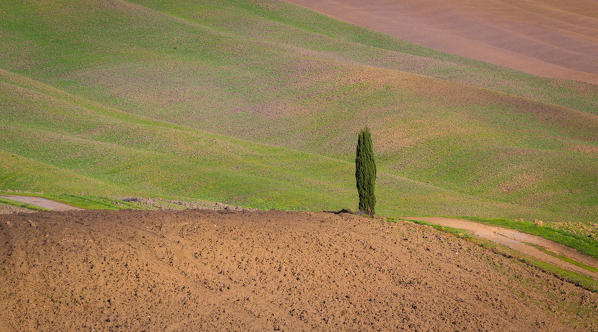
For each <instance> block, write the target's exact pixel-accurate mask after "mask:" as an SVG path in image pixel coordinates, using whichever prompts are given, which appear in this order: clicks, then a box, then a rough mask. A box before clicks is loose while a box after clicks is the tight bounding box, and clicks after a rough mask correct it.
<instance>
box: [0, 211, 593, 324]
mask: <svg viewBox="0 0 598 332" xmlns="http://www.w3.org/2000/svg"><path fill="white" fill-rule="evenodd" d="M0 243H2V245H1V246H0V259H1V264H0V307H2V308H3V310H0V328H1V329H2V330H10V329H13V330H69V331H72V330H127V331H128V330H223V329H234V330H266V329H274V330H278V329H282V330H311V329H329V330H347V329H354V330H377V329H393V330H417V331H427V330H442V331H447V330H451V331H454V330H474V331H480V330H493V331H533V330H537V329H544V330H551V331H567V330H574V329H577V330H596V329H598V321H597V320H596V315H597V312H598V294H596V293H592V292H590V291H587V290H585V289H582V288H579V287H576V286H574V285H572V284H570V283H567V282H565V281H562V280H559V279H557V278H556V277H554V276H553V275H551V274H548V273H545V272H542V271H541V270H538V269H536V268H534V267H531V266H528V265H525V264H523V263H520V262H518V261H516V260H513V259H509V258H507V257H503V256H500V255H498V254H495V253H493V252H491V251H488V250H486V249H484V248H482V247H480V246H477V245H475V244H473V243H471V242H468V241H466V240H463V239H460V238H457V237H455V236H452V235H450V234H445V233H441V232H438V231H436V230H434V229H432V228H431V227H427V226H420V225H414V224H411V223H389V222H382V221H380V220H370V219H365V218H360V217H357V216H353V215H347V214H341V215H335V214H329V213H293V212H279V211H270V212H259V211H258V212H247V211H245V212H230V211H229V212H227V211H205V210H204V211H202V210H188V211H179V212H173V211H66V212H42V213H37V214H13V215H2V216H0Z"/></svg>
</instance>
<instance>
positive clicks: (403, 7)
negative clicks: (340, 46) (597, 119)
mask: <svg viewBox="0 0 598 332" xmlns="http://www.w3.org/2000/svg"><path fill="white" fill-rule="evenodd" d="M288 1H289V2H292V3H295V4H298V5H301V6H304V7H307V8H309V9H312V10H315V11H318V12H321V13H323V14H326V15H329V16H332V17H335V18H338V19H341V20H344V21H347V22H350V23H353V24H356V25H361V26H364V27H367V28H370V29H373V30H377V31H380V32H384V33H388V34H391V35H394V36H397V37H400V38H402V39H405V40H408V41H411V42H413V43H416V44H420V45H424V46H427V47H430V48H433V49H436V50H440V51H443V52H446V53H451V54H457V55H461V56H464V57H468V58H472V59H478V60H482V61H486V62H490V63H494V64H497V65H502V66H505V67H510V68H514V69H518V70H521V71H524V72H527V73H531V74H535V75H540V76H547V77H556V78H564V79H570V80H578V81H584V82H589V83H593V84H598V3H597V2H596V1H595V0H551V1H541V0H506V1H503V0H480V1H475V0H448V1H447V0H401V1H398V0H369V1H361V0H288Z"/></svg>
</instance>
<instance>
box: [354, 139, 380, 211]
mask: <svg viewBox="0 0 598 332" xmlns="http://www.w3.org/2000/svg"><path fill="white" fill-rule="evenodd" d="M355 179H356V180H357V192H358V193H359V211H361V212H363V213H367V214H368V215H370V216H373V215H374V213H375V209H374V207H375V206H376V195H375V194H374V187H375V186H376V162H375V161H374V147H373V144H372V135H371V134H370V130H369V129H368V128H365V129H363V130H362V131H361V132H360V133H359V139H358V140H357V155H356V157H355Z"/></svg>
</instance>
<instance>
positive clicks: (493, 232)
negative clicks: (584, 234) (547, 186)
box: [406, 217, 598, 279]
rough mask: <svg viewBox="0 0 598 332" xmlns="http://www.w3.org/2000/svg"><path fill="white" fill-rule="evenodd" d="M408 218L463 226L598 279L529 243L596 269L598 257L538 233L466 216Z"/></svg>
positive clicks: (441, 224)
mask: <svg viewBox="0 0 598 332" xmlns="http://www.w3.org/2000/svg"><path fill="white" fill-rule="evenodd" d="M406 219H409V220H420V221H425V222H428V223H432V224H436V225H440V226H446V227H452V228H458V229H464V230H467V231H470V232H472V233H473V234H475V235H476V236H478V237H481V238H483V239H486V240H490V241H494V242H496V243H498V244H502V245H504V246H507V247H509V248H511V249H515V250H517V251H519V252H521V253H524V254H526V255H529V256H532V257H535V258H537V259H539V260H542V261H545V262H548V263H551V264H554V265H557V266H559V267H561V268H563V269H566V270H570V271H575V272H577V273H581V274H585V275H588V276H591V277H593V278H595V279H598V273H596V272H592V271H588V270H586V269H584V268H581V267H579V266H577V265H574V264H571V263H569V262H566V261H563V260H561V259H558V258H556V257H554V256H551V255H549V254H547V253H545V252H542V251H541V250H540V249H538V248H536V247H534V246H532V245H529V244H530V243H531V244H534V245H538V246H542V247H544V248H546V249H548V250H550V251H552V252H555V253H558V254H561V255H565V256H567V257H569V258H572V259H574V260H576V261H578V262H580V263H584V264H586V265H589V266H592V267H595V268H597V269H598V260H597V259H595V258H593V257H590V256H587V255H584V254H582V253H580V252H578V251H577V250H575V249H572V248H569V247H567V246H564V245H562V244H560V243H556V242H553V241H550V240H547V239H545V238H543V237H541V236H536V235H531V234H527V233H523V232H520V231H517V230H514V229H508V228H503V227H497V226H491V225H486V224H481V223H477V222H473V221H469V220H463V219H455V218H442V217H409V218H406Z"/></svg>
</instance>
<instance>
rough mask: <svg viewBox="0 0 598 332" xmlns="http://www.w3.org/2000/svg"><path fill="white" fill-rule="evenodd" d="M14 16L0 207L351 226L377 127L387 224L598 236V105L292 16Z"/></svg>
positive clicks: (94, 10) (188, 12)
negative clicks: (261, 215)
mask: <svg viewBox="0 0 598 332" xmlns="http://www.w3.org/2000/svg"><path fill="white" fill-rule="evenodd" d="M0 12H2V13H3V19H2V20H1V21H0V53H1V54H2V56H1V57H0V68H2V69H4V70H1V69H0V129H2V132H1V133H0V138H2V140H1V141H0V150H2V151H3V152H1V153H2V154H3V157H4V156H6V158H7V160H9V161H7V162H6V163H3V165H2V166H3V168H1V169H0V172H1V173H0V189H22V190H35V191H37V190H41V191H46V192H58V193H62V192H71V193H86V194H90V195H103V196H118V195H125V194H126V195H130V194H139V195H141V194H143V195H144V196H160V197H167V198H182V199H185V198H193V199H195V198H201V199H205V200H217V201H224V202H228V203H231V204H236V205H245V206H251V207H261V208H288V209H335V208H341V207H351V206H354V205H355V198H354V196H355V194H354V188H353V187H354V185H353V179H352V167H353V165H352V158H353V153H354V152H353V149H354V147H353V144H354V139H355V135H356V132H357V131H358V130H359V129H360V128H361V127H362V126H363V125H364V124H367V125H369V126H370V128H372V130H373V138H374V145H375V149H376V152H377V153H378V155H379V158H378V160H379V165H380V170H381V173H382V175H381V179H380V181H379V182H378V183H379V184H380V185H381V186H380V189H379V195H380V198H379V200H378V201H379V204H380V209H379V210H380V212H383V213H387V214H402V213H405V214H412V215H414V214H419V215H433V214H436V215H438V214H441V215H476V216H484V217H489V216H501V217H507V218H516V217H525V218H536V217H537V218H543V219H548V220H555V221H558V220H581V221H593V222H595V221H597V220H598V219H597V218H598V190H596V189H597V188H596V183H598V172H597V171H596V170H598V154H597V153H598V152H597V151H598V137H597V135H598V116H596V115H595V114H596V113H597V112H598V88H597V87H594V86H591V85H587V84H581V83H574V82H563V81H556V80H548V79H541V78H537V77H533V76H531V75H526V74H522V73H519V72H515V71H511V70H507V69H504V68H498V67H496V66H492V65H488V64H484V63H481V62H477V61H472V60H467V59H463V58H459V57H455V56H450V55H446V54H442V53H439V52H435V51H432V50H430V49H426V48H423V47H418V46H415V45H413V44H409V43H406V42H403V41H400V40H398V39H395V38H392V37H389V36H386V35H383V34H379V33H374V32H371V31H368V30H365V29H361V28H358V27H355V26H352V25H349V24H345V23H342V22H338V21H335V20H333V19H330V18H327V17H325V16H322V15H318V14H315V13H313V12H309V11H307V10H304V9H301V8H298V7H295V6H292V5H289V4H286V3H283V2H278V1H269V0H268V1H259V2H256V1H246V0H235V1H233V0H227V1H224V0H208V1H190V0H177V1H168V2H164V1H153V0H137V1H122V0H111V1H108V0H106V1H86V0H75V1H58V0H56V1H52V2H51V3H49V2H35V1H25V2H23V1H16V0H7V1H3V2H2V3H1V4H0ZM29 78H31V79H29ZM39 142H43V144H39ZM3 159H4V158H3ZM173 161H176V162H173ZM30 168H31V169H35V170H36V172H33V171H30Z"/></svg>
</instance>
